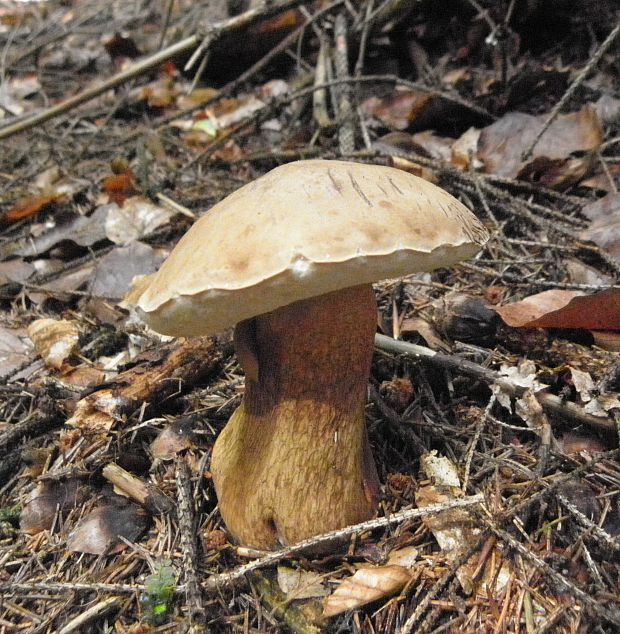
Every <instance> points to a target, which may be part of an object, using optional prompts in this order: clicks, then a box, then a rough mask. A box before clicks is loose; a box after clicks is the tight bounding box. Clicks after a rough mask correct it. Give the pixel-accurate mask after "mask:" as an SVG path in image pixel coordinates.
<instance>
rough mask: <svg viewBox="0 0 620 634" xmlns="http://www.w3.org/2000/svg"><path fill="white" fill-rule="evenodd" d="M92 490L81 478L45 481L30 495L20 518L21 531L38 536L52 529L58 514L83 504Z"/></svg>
mask: <svg viewBox="0 0 620 634" xmlns="http://www.w3.org/2000/svg"><path fill="white" fill-rule="evenodd" d="M90 493H91V492H90V489H89V488H88V486H87V485H85V484H84V481H83V480H81V479H79V478H69V479H67V480H62V481H58V480H44V481H43V482H39V484H38V485H37V487H36V489H34V491H32V492H31V493H30V495H29V496H28V498H27V500H26V503H25V504H24V508H23V510H22V512H21V514H20V517H19V525H20V528H21V530H22V531H23V532H24V533H27V534H28V535H36V534H37V533H40V532H41V531H44V530H47V529H48V528H51V526H52V524H53V522H54V517H55V515H56V513H57V512H60V513H61V515H63V514H65V513H66V512H68V511H69V510H70V509H72V508H74V507H75V506H77V505H79V504H81V503H83V502H84V501H85V500H86V499H87V498H88V496H89V495H90Z"/></svg>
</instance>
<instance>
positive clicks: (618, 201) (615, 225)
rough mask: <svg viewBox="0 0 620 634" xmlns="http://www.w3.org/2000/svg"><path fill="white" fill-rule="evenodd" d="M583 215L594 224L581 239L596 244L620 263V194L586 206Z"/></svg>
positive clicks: (580, 235) (583, 233)
mask: <svg viewBox="0 0 620 634" xmlns="http://www.w3.org/2000/svg"><path fill="white" fill-rule="evenodd" d="M582 213H583V214H584V215H586V216H587V217H588V218H590V220H591V221H592V222H591V224H590V226H589V227H588V228H587V229H584V230H583V231H582V232H581V233H580V234H579V237H580V238H581V239H582V240H589V241H590V242H594V244H596V245H597V246H598V247H600V248H601V249H604V250H605V251H606V252H607V253H609V255H611V256H612V257H613V258H615V259H616V260H617V261H618V262H620V194H618V193H615V194H608V195H607V196H605V197H604V198H601V199H600V200H597V201H596V202H595V203H591V204H590V205H586V206H585V207H584V208H583V209H582Z"/></svg>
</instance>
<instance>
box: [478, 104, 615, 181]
mask: <svg viewBox="0 0 620 634" xmlns="http://www.w3.org/2000/svg"><path fill="white" fill-rule="evenodd" d="M546 119H547V115H540V116H534V115H530V114H525V113H523V112H509V113H508V114H506V115H504V116H503V117H502V118H501V119H499V120H498V121H495V122H494V123H492V124H491V125H490V126H487V127H486V128H483V129H482V131H481V133H480V139H479V141H478V158H479V159H480V160H481V161H482V162H483V164H484V171H485V172H487V173H489V174H497V175H499V176H506V177H509V178H516V177H517V175H518V174H519V172H521V171H522V170H523V169H524V167H525V165H526V163H524V162H523V161H522V160H521V155H522V154H523V152H524V151H525V150H526V149H528V148H529V146H530V145H531V143H532V141H533V140H534V139H535V137H536V135H537V134H538V131H539V130H540V129H541V127H542V125H543V123H544V122H545V121H546ZM602 141H603V131H602V126H601V122H600V121H599V118H598V116H597V114H596V111H595V110H594V108H592V107H591V106H586V107H585V108H582V109H581V110H579V111H578V112H571V113H570V114H565V115H560V116H559V117H558V118H557V119H555V120H554V122H553V123H552V124H551V125H550V126H549V128H548V129H547V130H546V131H545V133H544V134H543V135H542V137H541V138H540V140H539V141H538V143H537V144H536V146H535V147H534V150H533V154H532V158H531V159H529V160H528V161H527V163H530V162H531V161H534V160H535V159H536V158H539V157H545V158H547V159H566V158H568V156H569V155H570V154H571V153H572V152H583V151H586V152H587V151H589V150H594V149H596V148H598V147H599V146H600V144H601V143H602Z"/></svg>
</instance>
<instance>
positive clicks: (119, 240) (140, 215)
mask: <svg viewBox="0 0 620 634" xmlns="http://www.w3.org/2000/svg"><path fill="white" fill-rule="evenodd" d="M172 215H173V214H172V212H170V211H168V210H167V209H164V208H163V207H159V206H158V205H155V204H153V203H152V202H151V201H150V200H147V199H146V198H144V196H132V197H131V198H127V200H125V202H124V204H123V206H122V207H119V206H118V205H110V206H109V209H108V215H107V217H106V220H105V234H106V236H107V237H108V239H109V240H111V241H112V242H114V243H115V244H120V245H123V246H125V245H128V244H130V243H131V242H134V241H135V240H138V239H139V238H142V237H143V236H145V235H147V234H149V233H152V232H153V231H155V229H157V228H158V227H161V226H162V225H165V224H166V223H167V222H168V221H169V220H170V218H171V217H172Z"/></svg>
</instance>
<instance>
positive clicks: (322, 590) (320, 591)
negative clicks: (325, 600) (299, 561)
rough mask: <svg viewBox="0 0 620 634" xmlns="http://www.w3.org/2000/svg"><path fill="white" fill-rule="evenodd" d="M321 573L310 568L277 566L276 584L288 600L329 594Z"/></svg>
mask: <svg viewBox="0 0 620 634" xmlns="http://www.w3.org/2000/svg"><path fill="white" fill-rule="evenodd" d="M322 579H323V577H322V575H320V574H318V573H317V572H312V571H310V570H300V569H299V568H291V567H289V566H278V585H279V586H280V590H282V592H284V594H285V595H286V598H287V599H288V600H299V599H314V598H316V597H324V596H326V595H328V594H329V590H328V589H327V588H326V587H325V586H324V585H323V583H322Z"/></svg>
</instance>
